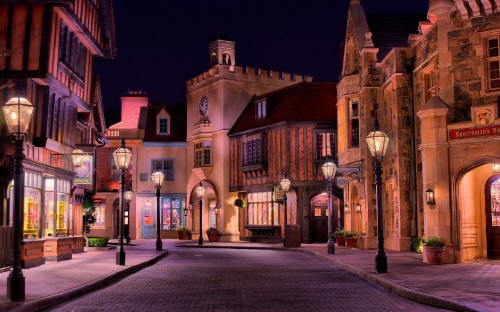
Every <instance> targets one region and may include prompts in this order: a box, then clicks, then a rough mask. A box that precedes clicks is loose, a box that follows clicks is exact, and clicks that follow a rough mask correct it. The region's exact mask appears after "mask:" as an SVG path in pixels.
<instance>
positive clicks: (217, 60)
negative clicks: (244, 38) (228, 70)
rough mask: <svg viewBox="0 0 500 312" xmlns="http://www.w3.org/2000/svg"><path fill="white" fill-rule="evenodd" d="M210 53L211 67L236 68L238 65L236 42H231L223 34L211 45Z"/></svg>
mask: <svg viewBox="0 0 500 312" xmlns="http://www.w3.org/2000/svg"><path fill="white" fill-rule="evenodd" d="M208 51H209V56H210V67H214V66H215V65H228V66H234V65H235V64H236V62H235V61H236V59H235V55H234V41H231V40H230V39H229V38H228V37H227V36H226V35H225V34H223V33H219V35H218V36H217V38H216V39H215V40H214V41H213V42H212V43H211V44H210V46H209V48H208Z"/></svg>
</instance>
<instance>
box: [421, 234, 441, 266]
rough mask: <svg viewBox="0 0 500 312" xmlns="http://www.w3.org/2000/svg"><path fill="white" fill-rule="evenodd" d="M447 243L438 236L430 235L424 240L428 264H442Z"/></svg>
mask: <svg viewBox="0 0 500 312" xmlns="http://www.w3.org/2000/svg"><path fill="white" fill-rule="evenodd" d="M445 243H446V242H445V240H444V239H442V238H440V237H436V236H430V237H429V238H428V239H427V240H426V241H425V242H424V253H425V257H426V258H427V263H428V264H441V261H442V260H443V255H444V250H445V248H446V247H445V245H446V244H445Z"/></svg>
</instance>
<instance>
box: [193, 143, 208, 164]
mask: <svg viewBox="0 0 500 312" xmlns="http://www.w3.org/2000/svg"><path fill="white" fill-rule="evenodd" d="M207 144H208V145H207ZM193 151H194V159H193V161H194V163H193V167H195V168H198V167H210V166H212V141H211V140H204V141H197V142H194V144H193Z"/></svg>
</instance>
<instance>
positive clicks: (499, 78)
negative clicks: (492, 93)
mask: <svg viewBox="0 0 500 312" xmlns="http://www.w3.org/2000/svg"><path fill="white" fill-rule="evenodd" d="M498 49H499V47H498V37H496V38H490V39H488V40H487V49H486V53H487V56H486V66H487V78H488V89H489V90H498V89H500V55H499V51H498Z"/></svg>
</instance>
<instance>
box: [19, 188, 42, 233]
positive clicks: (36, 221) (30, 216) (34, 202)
mask: <svg viewBox="0 0 500 312" xmlns="http://www.w3.org/2000/svg"><path fill="white" fill-rule="evenodd" d="M40 198H41V197H40V190H37V189H33V188H29V187H25V188H24V235H23V236H24V237H25V238H38V237H39V228H40V213H41V207H40V205H41V200H40Z"/></svg>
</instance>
